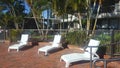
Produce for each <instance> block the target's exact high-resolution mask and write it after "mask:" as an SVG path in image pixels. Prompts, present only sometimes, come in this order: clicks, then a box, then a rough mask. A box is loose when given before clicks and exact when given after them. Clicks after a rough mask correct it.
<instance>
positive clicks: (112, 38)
mask: <svg viewBox="0 0 120 68" xmlns="http://www.w3.org/2000/svg"><path fill="white" fill-rule="evenodd" d="M111 32H112V33H111V57H113V54H114V50H115V45H114V30H112V31H111Z"/></svg>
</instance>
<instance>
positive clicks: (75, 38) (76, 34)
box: [65, 30, 87, 46]
mask: <svg viewBox="0 0 120 68" xmlns="http://www.w3.org/2000/svg"><path fill="white" fill-rule="evenodd" d="M65 39H66V41H67V42H68V43H69V44H74V45H80V46H82V44H84V43H86V42H85V41H86V40H87V35H86V32H85V31H81V30H79V31H72V32H68V33H67V34H66V35H65Z"/></svg>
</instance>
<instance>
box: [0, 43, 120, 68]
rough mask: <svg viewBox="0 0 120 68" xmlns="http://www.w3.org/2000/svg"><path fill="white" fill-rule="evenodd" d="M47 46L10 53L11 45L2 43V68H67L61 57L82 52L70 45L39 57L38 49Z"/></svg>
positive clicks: (79, 66) (83, 67) (84, 66)
mask: <svg viewBox="0 0 120 68" xmlns="http://www.w3.org/2000/svg"><path fill="white" fill-rule="evenodd" d="M46 44H48V43H45V42H41V43H39V45H38V46H31V45H27V46H26V47H24V48H23V49H21V50H20V51H19V52H16V51H14V50H12V51H11V52H8V51H7V49H8V46H9V44H5V43H0V68H65V62H64V61H63V62H60V56H61V55H63V54H68V53H73V52H80V50H79V49H78V48H77V47H73V46H71V45H70V46H69V47H70V48H69V49H61V50H58V51H55V52H53V53H51V54H50V55H49V56H44V54H43V53H40V54H39V55H38V53H37V50H38V48H40V47H42V46H44V45H46ZM112 65H113V64H112ZM118 65H119V67H118V68H120V63H118ZM118 65H117V66H118ZM89 66H90V63H89V62H82V61H81V62H77V63H73V64H72V65H70V68H90V67H89ZM100 68H102V67H100ZM110 68H111V67H110ZM112 68H115V67H112Z"/></svg>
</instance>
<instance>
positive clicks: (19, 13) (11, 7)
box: [0, 0, 25, 29]
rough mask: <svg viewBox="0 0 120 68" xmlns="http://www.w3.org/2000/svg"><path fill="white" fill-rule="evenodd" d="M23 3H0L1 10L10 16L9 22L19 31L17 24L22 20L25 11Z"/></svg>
mask: <svg viewBox="0 0 120 68" xmlns="http://www.w3.org/2000/svg"><path fill="white" fill-rule="evenodd" d="M23 3H24V0H20V1H19V0H9V1H8V0H1V1H0V6H1V7H2V8H3V9H2V11H4V10H5V11H6V13H7V14H9V15H10V16H11V21H12V22H13V23H14V25H15V28H16V29H19V23H21V21H22V20H23V16H24V14H23V13H24V12H23V11H24V10H25V8H24V5H23ZM19 8H20V9H19Z"/></svg>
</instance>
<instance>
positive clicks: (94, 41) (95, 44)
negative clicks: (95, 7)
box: [85, 39, 100, 53]
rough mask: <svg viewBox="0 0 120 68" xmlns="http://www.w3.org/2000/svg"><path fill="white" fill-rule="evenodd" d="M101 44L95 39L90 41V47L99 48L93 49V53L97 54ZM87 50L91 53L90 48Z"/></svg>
mask: <svg viewBox="0 0 120 68" xmlns="http://www.w3.org/2000/svg"><path fill="white" fill-rule="evenodd" d="M99 44H100V41H98V40H94V39H90V41H89V43H88V46H97V47H92V53H96V51H97V49H98V46H99ZM85 50H87V51H88V52H90V47H87V48H86V49H85Z"/></svg>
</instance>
